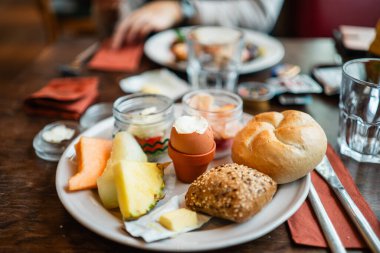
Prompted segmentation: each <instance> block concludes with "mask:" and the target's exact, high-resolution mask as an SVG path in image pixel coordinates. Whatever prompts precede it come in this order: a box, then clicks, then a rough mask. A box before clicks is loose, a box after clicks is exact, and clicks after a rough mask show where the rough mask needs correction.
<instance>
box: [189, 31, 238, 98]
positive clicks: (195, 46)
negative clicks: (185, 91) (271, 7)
mask: <svg viewBox="0 0 380 253" xmlns="http://www.w3.org/2000/svg"><path fill="white" fill-rule="evenodd" d="M187 44H188V48H189V54H188V55H189V56H188V65H187V74H188V77H189V81H190V83H191V85H192V87H193V88H194V89H205V88H216V89H227V90H230V91H233V90H234V89H235V85H236V81H237V77H238V73H239V66H240V62H241V52H242V49H243V32H242V31H241V30H239V29H233V28H228V27H218V26H201V27H195V28H192V29H191V30H190V32H189V33H188V35H187Z"/></svg>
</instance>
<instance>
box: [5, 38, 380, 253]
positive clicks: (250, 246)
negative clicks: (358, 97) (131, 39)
mask: <svg viewBox="0 0 380 253" xmlns="http://www.w3.org/2000/svg"><path fill="white" fill-rule="evenodd" d="M281 41H282V42H283V44H284V46H285V58H284V62H288V63H294V64H298V65H300V66H301V68H302V72H304V73H310V70H311V68H312V67H313V66H315V65H317V64H331V63H334V61H335V60H336V53H335V49H334V45H333V42H332V41H331V40H329V39H305V40H302V39H282V40H281ZM92 42H93V39H81V40H66V41H65V40H64V41H61V42H59V43H57V44H54V45H52V46H50V47H48V48H47V49H46V50H44V51H43V53H42V54H41V55H40V56H39V57H38V59H36V61H35V62H34V63H33V65H32V66H30V67H29V68H27V69H25V70H24V71H23V72H22V73H20V75H19V76H18V77H17V78H16V79H15V80H14V81H13V82H11V83H2V84H0V252H109V251H111V250H112V251H113V252H143V251H142V250H138V249H134V248H131V247H127V246H124V245H120V244H117V243H115V242H113V241H110V240H108V239H105V238H103V237H101V236H98V235H97V234H95V233H94V232H92V231H90V230H88V229H87V228H86V227H84V226H82V225H81V224H80V223H79V222H77V221H76V220H75V219H74V218H73V217H72V216H71V215H70V214H69V213H68V212H67V211H66V210H65V208H64V207H63V205H62V204H61V202H60V200H59V198H58V196H57V192H56V189H55V173H56V167H57V163H55V162H47V161H44V160H41V159H40V158H38V157H37V156H36V155H35V153H34V150H33V146H32V140H33V137H34V136H35V135H36V134H37V133H38V131H39V130H40V129H41V128H42V127H43V126H44V125H46V124H48V123H50V122H53V121H55V120H58V119H53V118H44V117H32V116H28V115H26V114H25V112H24V111H23V110H22V103H23V99H24V98H25V97H26V96H27V95H28V94H30V93H32V92H34V91H36V90H37V89H39V88H41V87H42V86H44V85H45V84H46V83H47V82H48V81H49V80H50V79H51V78H54V77H57V76H58V75H59V73H58V71H57V69H58V66H59V65H61V64H66V63H68V62H70V61H72V60H73V58H74V57H75V56H76V55H77V54H78V53H79V52H81V51H82V50H84V49H85V48H86V47H87V46H89V45H90V44H91V43H92ZM158 67H159V66H157V65H155V64H154V63H152V62H150V61H149V60H148V59H146V58H144V59H143V62H142V67H141V68H140V70H139V71H144V70H147V69H151V68H158ZM269 73H270V71H268V70H267V71H261V72H259V73H255V74H251V75H245V76H241V77H240V81H247V80H264V79H265V78H267V77H268V76H269ZM90 74H94V75H97V76H99V77H100V78H101V83H100V88H99V89H100V97H99V101H101V102H112V101H114V100H115V99H116V98H117V97H119V96H122V95H123V92H122V91H121V89H120V88H119V85H118V81H119V80H120V79H121V78H122V77H125V76H126V75H127V74H125V73H124V74H123V73H101V72H93V73H90ZM179 75H180V76H181V77H184V78H185V75H184V74H181V73H179ZM288 108H292V109H297V110H302V111H305V112H307V113H309V114H311V115H312V116H313V117H314V118H315V119H316V120H317V121H318V122H319V123H320V124H321V126H322V127H323V129H324V130H325V132H326V134H327V137H328V140H329V142H330V143H331V144H332V145H333V147H334V148H335V149H336V150H337V141H336V138H337V133H338V97H336V96H333V97H327V96H325V95H323V94H319V95H314V96H313V103H312V104H310V105H307V106H292V107H284V106H280V105H279V104H278V103H277V102H276V101H273V102H271V104H270V108H269V109H270V110H279V111H282V110H285V109H288ZM246 111H248V112H250V113H253V114H254V113H257V112H259V111H260V110H259V109H253V110H252V109H250V110H248V109H247V108H246ZM342 160H343V161H344V163H345V165H346V166H347V167H348V168H349V170H350V173H351V175H352V177H353V178H354V180H355V182H356V184H357V186H358V187H359V189H360V192H361V193H362V194H363V195H364V197H365V199H366V200H367V201H368V203H369V204H370V206H371V207H372V209H373V210H374V211H375V212H376V214H377V217H379V216H380V199H379V196H380V187H379V185H380V169H379V165H371V164H359V163H357V162H355V161H353V160H351V159H348V158H344V157H343V158H342ZM215 252H326V250H325V249H319V248H313V247H304V246H299V245H295V244H294V243H293V242H292V240H291V237H290V234H289V229H288V227H287V225H286V224H282V225H280V226H279V227H278V228H276V229H275V230H273V231H272V232H270V233H269V234H267V235H265V236H263V237H261V238H259V239H257V240H254V241H251V242H248V243H244V244H242V245H237V246H234V247H230V248H227V249H221V250H216V251H215Z"/></svg>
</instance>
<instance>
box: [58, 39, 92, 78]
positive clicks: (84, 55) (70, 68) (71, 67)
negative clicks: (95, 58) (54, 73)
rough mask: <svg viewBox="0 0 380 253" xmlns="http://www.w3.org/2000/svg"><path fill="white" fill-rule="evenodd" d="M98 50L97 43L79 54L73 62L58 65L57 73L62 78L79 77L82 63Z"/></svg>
mask: <svg viewBox="0 0 380 253" xmlns="http://www.w3.org/2000/svg"><path fill="white" fill-rule="evenodd" d="M98 48H99V42H95V43H93V44H91V45H90V46H89V47H87V48H86V49H84V50H83V51H82V52H80V53H79V54H78V55H77V56H76V57H75V58H74V60H73V61H72V62H71V63H69V64H66V65H60V66H59V67H58V68H59V72H60V73H61V75H62V76H79V75H80V70H81V68H82V65H83V63H85V62H86V61H87V60H88V59H89V58H90V57H91V56H92V55H94V53H95V52H96V51H97V50H98Z"/></svg>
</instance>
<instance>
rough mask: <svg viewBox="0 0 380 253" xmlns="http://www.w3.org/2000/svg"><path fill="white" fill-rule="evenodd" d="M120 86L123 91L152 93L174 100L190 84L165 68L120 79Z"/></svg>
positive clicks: (187, 88)
mask: <svg viewBox="0 0 380 253" xmlns="http://www.w3.org/2000/svg"><path fill="white" fill-rule="evenodd" d="M120 88H121V89H122V90H123V91H124V92H125V93H137V92H143V93H154V94H161V95H165V96H168V97H170V98H172V99H173V100H176V99H178V98H180V97H182V95H183V94H185V93H186V92H187V91H189V90H190V86H189V85H188V84H187V83H186V82H185V81H184V80H182V79H181V78H179V77H178V76H176V75H175V74H174V73H173V72H171V71H169V70H167V69H157V70H151V71H146V72H144V73H142V74H140V75H137V76H131V77H127V78H124V79H122V80H120Z"/></svg>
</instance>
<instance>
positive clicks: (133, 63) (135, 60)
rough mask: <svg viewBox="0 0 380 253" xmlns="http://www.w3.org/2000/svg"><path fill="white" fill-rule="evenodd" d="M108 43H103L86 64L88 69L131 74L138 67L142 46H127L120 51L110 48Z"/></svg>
mask: <svg viewBox="0 0 380 253" xmlns="http://www.w3.org/2000/svg"><path fill="white" fill-rule="evenodd" d="M110 44H111V43H110V41H106V42H105V43H103V45H102V47H101V48H100V49H99V51H98V52H97V53H96V54H95V55H94V57H93V58H92V59H91V61H90V62H89V63H88V67H89V68H90V69H96V70H104V71H122V72H124V71H125V72H133V71H136V70H137V69H138V67H139V66H140V61H141V56H142V54H143V44H142V43H140V44H135V45H128V46H125V47H123V48H121V49H118V50H114V49H111V48H110Z"/></svg>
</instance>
